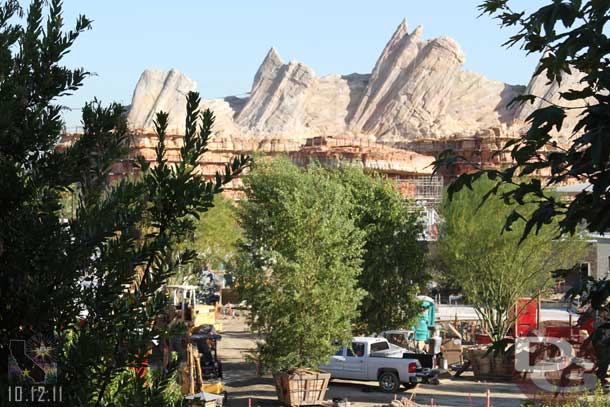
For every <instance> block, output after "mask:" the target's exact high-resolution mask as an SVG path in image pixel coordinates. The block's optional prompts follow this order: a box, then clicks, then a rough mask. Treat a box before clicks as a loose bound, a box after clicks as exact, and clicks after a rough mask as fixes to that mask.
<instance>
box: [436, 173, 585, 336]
mask: <svg viewBox="0 0 610 407" xmlns="http://www.w3.org/2000/svg"><path fill="white" fill-rule="evenodd" d="M491 185H492V182H491V181H489V180H487V179H480V180H478V181H477V182H475V183H474V184H473V185H472V190H469V189H464V190H462V191H460V192H459V193H457V194H455V195H454V196H453V199H451V200H449V199H447V198H445V200H444V203H443V206H442V217H443V223H442V224H441V227H440V234H439V241H438V256H439V258H440V260H441V262H442V264H443V266H444V267H443V268H444V270H446V273H447V276H446V277H447V278H448V279H449V280H450V282H451V283H453V285H454V286H457V287H460V288H461V290H462V291H463V294H464V295H465V296H466V297H467V301H468V302H469V303H470V304H472V306H473V307H474V308H475V310H476V311H477V313H478V314H479V316H480V317H481V320H482V324H483V327H484V329H485V330H486V331H487V332H488V333H489V335H490V336H491V338H492V339H493V340H494V341H499V340H501V339H502V338H504V336H506V335H507V334H508V333H509V331H510V329H511V326H512V324H513V323H514V321H515V315H512V314H511V310H512V309H513V307H514V306H515V304H516V301H517V299H518V298H521V297H536V296H537V295H538V294H539V293H540V291H542V290H544V289H545V288H548V285H549V283H551V282H552V273H551V272H552V271H554V270H556V269H559V268H565V267H570V266H572V265H573V264H574V262H577V261H578V260H581V259H582V256H583V255H584V251H585V249H586V244H585V243H584V242H583V241H581V240H579V239H578V238H577V237H573V238H572V237H571V238H562V239H557V236H558V226H557V224H556V223H552V224H550V225H545V226H544V227H542V228H541V229H540V231H539V232H538V233H537V234H535V235H534V234H533V235H531V236H529V237H528V238H527V239H526V240H525V241H523V242H521V243H520V239H521V236H522V233H523V227H524V226H523V225H520V226H521V227H516V225H515V227H514V230H510V231H507V230H503V226H504V222H505V219H506V216H508V214H509V213H511V211H513V210H514V205H507V204H506V203H505V202H504V201H503V200H501V199H498V198H489V199H488V200H487V201H486V202H485V203H484V204H481V199H482V197H483V195H484V194H485V193H486V192H487V191H488V190H489V188H490V187H491ZM534 206H535V204H524V206H522V207H521V208H520V209H521V210H522V211H528V210H529V211H532V210H534V208H533V207H534Z"/></svg>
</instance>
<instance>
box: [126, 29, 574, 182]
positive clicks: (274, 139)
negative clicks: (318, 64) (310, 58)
mask: <svg viewBox="0 0 610 407" xmlns="http://www.w3.org/2000/svg"><path fill="white" fill-rule="evenodd" d="M422 36H423V28H422V27H421V26H420V27H417V28H416V29H415V30H413V31H412V32H409V30H408V27H407V23H406V21H403V22H401V23H400V25H399V26H398V28H397V29H396V31H395V32H394V34H393V35H392V37H391V38H390V40H389V41H388V43H387V44H386V46H385V48H384V49H383V51H382V52H381V55H380V56H379V58H378V59H377V62H376V64H375V66H374V68H373V70H372V72H371V73H370V74H368V73H367V74H358V73H353V74H349V75H338V74H333V75H326V76H322V77H318V76H316V74H315V73H314V71H313V70H312V69H311V68H309V67H308V66H307V65H305V64H303V63H300V62H295V61H292V62H289V63H285V62H284V61H283V60H282V58H281V57H280V55H279V54H278V52H277V51H276V50H275V49H274V48H271V50H270V51H269V52H268V53H267V55H266V56H265V58H264V60H263V62H262V64H261V66H260V67H259V69H258V71H257V72H256V74H255V76H254V80H253V83H252V88H251V91H250V94H249V96H247V97H237V96H227V97H225V98H223V99H211V100H203V101H202V103H201V108H203V109H205V108H209V109H210V110H212V111H213V112H214V114H215V116H216V122H215V128H214V131H215V137H214V138H213V143H212V144H211V145H210V152H209V153H206V156H205V157H204V160H203V161H202V162H201V163H200V166H201V171H202V173H204V174H205V175H206V176H210V177H212V176H213V175H214V174H215V172H216V171H217V170H219V169H222V164H223V163H224V162H226V161H227V160H228V159H229V158H230V157H231V156H232V155H234V154H240V153H252V152H256V151H258V152H263V153H265V154H271V155H273V154H278V153H283V154H288V155H290V156H291V157H292V158H293V159H294V160H295V161H296V162H298V163H301V164H305V163H307V162H309V161H310V160H311V159H316V160H318V161H321V162H326V163H330V164H332V163H333V162H336V161H339V160H342V161H349V162H351V163H353V164H356V165H360V166H362V167H363V168H365V169H367V170H371V171H377V172H382V173H385V174H388V175H389V176H391V177H392V178H402V179H406V180H408V179H411V178H412V177H414V176H415V177H417V176H422V175H423V176H428V175H430V173H431V171H432V168H431V166H430V164H431V162H432V157H434V156H436V155H437V154H438V153H439V152H441V151H443V150H445V149H446V148H452V149H454V150H455V151H456V152H458V153H459V154H461V155H463V156H465V157H468V158H470V159H473V160H476V161H478V162H479V164H480V165H489V166H501V165H504V164H507V163H509V162H510V160H511V158H510V156H509V155H508V154H499V155H498V154H494V153H496V152H497V151H498V150H500V149H501V147H502V146H503V145H504V143H506V142H507V141H508V140H509V139H510V138H512V137H515V135H517V134H518V133H520V132H523V131H524V130H525V129H526V128H527V124H526V123H525V121H526V119H527V117H528V116H529V114H530V113H531V112H532V111H533V110H534V109H536V108H539V107H542V106H545V104H547V103H548V102H545V101H544V100H547V101H551V102H558V101H559V98H560V93H561V92H563V91H565V90H567V89H570V88H573V87H578V81H579V79H580V76H578V75H571V76H569V77H566V78H564V81H563V82H562V84H561V86H559V85H558V84H556V83H549V82H548V80H547V79H546V77H544V76H540V75H539V76H535V77H533V78H532V79H531V81H530V83H529V85H528V86H527V88H526V87H524V86H514V85H508V84H505V83H502V82H499V81H491V80H488V79H486V78H485V77H483V76H481V75H479V74H477V73H474V72H468V71H464V70H462V65H463V63H464V61H465V56H464V53H463V52H462V50H461V49H460V46H459V45H458V44H457V43H456V42H455V41H454V40H452V39H451V38H448V37H440V38H435V39H429V40H426V39H423V38H422ZM196 89H197V85H196V83H195V82H194V81H192V80H191V79H189V78H188V77H186V76H185V75H183V74H181V73H179V72H178V71H176V70H173V69H172V70H170V71H159V70H146V71H145V72H144V73H143V74H142V76H141V77H140V80H139V81H138V84H137V86H136V89H135V91H134V94H133V101H132V105H131V110H130V111H129V115H128V122H129V124H130V125H131V127H132V128H134V129H135V130H136V133H137V134H140V137H139V142H137V143H136V148H137V149H138V150H139V152H140V153H142V154H144V155H145V156H147V157H148V156H150V155H151V154H152V151H153V150H152V144H151V143H152V141H151V140H152V139H151V137H152V136H151V135H152V130H153V120H154V117H155V114H156V112H158V111H160V110H164V111H167V112H169V113H170V122H169V133H170V134H173V135H180V134H182V133H183V126H184V119H185V113H186V112H185V96H186V93H187V92H189V91H192V90H196ZM524 92H527V93H532V94H535V95H537V96H540V97H541V98H543V99H539V100H536V102H535V103H534V104H531V105H522V106H520V107H515V108H509V107H508V103H509V102H510V101H511V100H512V99H513V98H514V97H515V96H517V95H519V94H522V93H524ZM561 104H563V105H568V106H569V105H570V104H569V103H567V102H565V101H563V100H562V103H561ZM567 113H568V117H567V118H566V124H567V126H564V130H562V131H563V132H564V133H566V132H567V131H569V130H566V128H567V129H569V128H570V126H569V124H573V123H575V120H577V114H578V113H579V111H578V110H576V109H573V110H570V111H568V112H567ZM564 133H558V134H555V138H556V140H559V141H560V142H561V141H564V140H567V136H568V134H564ZM153 138H154V137H153ZM176 143H177V144H176V145H179V143H180V137H176ZM405 150H408V151H405ZM172 151H173V150H172ZM176 151H177V150H176ZM418 153H419V154H418ZM453 170H455V171H458V172H460V171H468V170H469V167H468V166H464V168H457V167H456V168H455V169H453ZM119 172H120V171H119ZM447 175H450V174H447ZM240 182H241V181H239V180H236V181H235V182H234V183H233V184H232V186H230V187H229V188H228V191H233V192H235V193H236V194H239V191H240V190H241V184H240Z"/></svg>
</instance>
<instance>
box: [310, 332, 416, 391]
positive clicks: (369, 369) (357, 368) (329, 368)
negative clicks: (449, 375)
mask: <svg viewBox="0 0 610 407" xmlns="http://www.w3.org/2000/svg"><path fill="white" fill-rule="evenodd" d="M404 351H405V350H404V349H403V348H400V347H398V346H395V345H392V344H390V343H389V342H388V341H387V340H386V339H385V338H372V337H364V336H359V337H355V338H353V340H352V343H351V344H350V345H348V346H344V347H342V348H341V349H339V351H337V353H336V354H335V355H334V356H333V357H331V359H330V361H329V362H328V364H325V365H321V366H320V369H322V370H324V371H326V372H328V373H330V374H331V377H332V378H334V379H351V380H366V381H373V380H376V381H379V387H381V390H382V391H384V392H387V393H395V392H397V391H398V389H399V388H400V385H401V384H402V385H404V386H405V387H407V388H412V387H415V386H416V385H417V383H420V382H422V381H423V380H424V378H423V376H422V375H421V364H420V362H419V361H418V360H416V359H408V358H404V357H403V353H404Z"/></svg>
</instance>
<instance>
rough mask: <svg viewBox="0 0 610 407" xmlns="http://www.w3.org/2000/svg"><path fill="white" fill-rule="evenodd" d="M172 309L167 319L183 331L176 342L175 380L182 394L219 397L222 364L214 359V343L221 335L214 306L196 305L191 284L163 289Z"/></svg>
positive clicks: (222, 389) (216, 355) (194, 288)
mask: <svg viewBox="0 0 610 407" xmlns="http://www.w3.org/2000/svg"><path fill="white" fill-rule="evenodd" d="M165 289H166V290H167V292H168V295H169V297H170V299H171V300H172V305H173V306H172V307H171V308H170V310H169V313H170V315H169V320H174V321H179V322H182V323H184V324H185V326H186V328H187V332H186V335H185V336H184V337H182V338H178V339H179V345H178V346H177V347H178V350H179V351H180V353H181V354H182V357H181V360H182V362H181V368H180V375H179V379H180V380H179V381H180V383H181V386H182V394H185V395H194V394H197V393H202V392H205V393H212V394H223V395H225V397H226V392H225V391H224V385H223V383H222V381H221V379H222V364H221V362H220V361H219V360H218V351H217V342H218V341H219V340H220V338H221V336H220V335H218V334H217V333H216V332H217V330H220V329H222V325H221V324H220V323H218V322H216V316H217V314H218V309H217V306H216V305H207V304H198V303H197V297H198V296H197V290H198V286H195V285H168V286H166V287H165Z"/></svg>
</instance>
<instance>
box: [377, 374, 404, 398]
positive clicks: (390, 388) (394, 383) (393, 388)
mask: <svg viewBox="0 0 610 407" xmlns="http://www.w3.org/2000/svg"><path fill="white" fill-rule="evenodd" d="M379 387H381V391H382V392H384V393H396V392H398V389H399V388H400V381H399V380H398V376H397V375H396V373H394V372H383V373H382V374H381V375H379Z"/></svg>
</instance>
